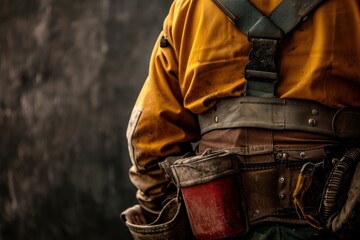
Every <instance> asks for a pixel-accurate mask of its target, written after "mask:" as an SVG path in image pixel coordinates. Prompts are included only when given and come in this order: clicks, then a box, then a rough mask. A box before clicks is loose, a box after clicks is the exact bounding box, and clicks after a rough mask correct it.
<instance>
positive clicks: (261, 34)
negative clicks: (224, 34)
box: [213, 0, 325, 97]
mask: <svg viewBox="0 0 360 240" xmlns="http://www.w3.org/2000/svg"><path fill="white" fill-rule="evenodd" d="M324 1H325V0H283V1H282V2H281V3H280V4H279V5H278V6H277V7H276V8H275V9H274V10H273V11H272V12H271V13H270V15H269V16H264V15H263V14H262V13H261V12H260V11H259V10H258V9H257V8H256V7H255V6H254V5H253V4H252V3H251V2H250V1H249V0H213V2H214V3H215V4H216V5H217V6H218V7H219V8H220V9H221V10H222V11H223V12H224V13H225V14H226V15H227V16H228V18H229V19H230V20H231V21H232V22H233V24H234V25H235V26H236V27H237V28H238V29H239V30H240V31H241V32H243V33H244V34H246V35H247V36H248V38H249V41H251V43H252V51H251V53H250V61H249V63H248V64H247V65H246V67H245V78H246V86H245V95H249V96H258V97H274V96H275V85H276V83H277V81H278V67H277V59H276V55H277V51H278V45H279V43H280V42H281V39H282V37H283V35H285V34H287V33H289V32H291V31H292V30H293V29H294V28H295V27H296V26H297V25H298V24H299V23H300V22H301V21H302V20H304V19H306V18H307V17H308V16H309V14H310V13H311V12H312V11H313V10H314V9H315V8H316V7H317V6H319V5H320V3H322V2H324Z"/></svg>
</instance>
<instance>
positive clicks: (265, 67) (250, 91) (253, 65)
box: [245, 38, 279, 97]
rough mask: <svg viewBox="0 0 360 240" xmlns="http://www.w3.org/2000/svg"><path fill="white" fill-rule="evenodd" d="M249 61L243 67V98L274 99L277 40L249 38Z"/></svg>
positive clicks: (276, 78) (276, 74)
mask: <svg viewBox="0 0 360 240" xmlns="http://www.w3.org/2000/svg"><path fill="white" fill-rule="evenodd" d="M250 40H251V43H252V49H251V52H250V56H249V59H250V61H249V62H248V63H247V64H246V66H245V79H246V85H245V96H256V97H274V96H275V85H276V83H277V81H278V78H279V74H278V67H277V47H278V43H279V40H277V39H264V38H251V39H250Z"/></svg>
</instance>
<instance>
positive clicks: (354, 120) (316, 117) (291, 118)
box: [199, 96, 360, 140]
mask: <svg viewBox="0 0 360 240" xmlns="http://www.w3.org/2000/svg"><path fill="white" fill-rule="evenodd" d="M359 123H360V109H354V108H342V109H333V108H329V107H326V106H324V105H321V104H319V103H316V102H313V101H305V100H294V99H280V98H258V97H250V96H248V97H236V98H226V99H221V100H219V101H218V103H217V104H216V106H215V107H213V108H211V109H210V110H208V111H207V112H204V113H202V114H200V115H199V124H200V128H201V134H204V133H206V132H209V131H212V130H215V129H226V128H239V127H254V128H265V129H273V130H297V131H305V132H312V133H319V134H324V135H327V136H333V137H340V138H348V139H357V140H358V139H360V124H359Z"/></svg>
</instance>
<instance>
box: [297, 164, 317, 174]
mask: <svg viewBox="0 0 360 240" xmlns="http://www.w3.org/2000/svg"><path fill="white" fill-rule="evenodd" d="M315 169H316V165H315V164H314V163H312V162H308V163H305V164H304V165H303V166H302V168H301V170H300V174H301V175H302V176H307V177H312V175H313V174H314V172H315Z"/></svg>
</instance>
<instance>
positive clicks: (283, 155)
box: [276, 152, 288, 160]
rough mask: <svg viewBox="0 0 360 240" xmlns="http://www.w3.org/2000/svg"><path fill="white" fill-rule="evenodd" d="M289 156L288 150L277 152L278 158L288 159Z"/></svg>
mask: <svg viewBox="0 0 360 240" xmlns="http://www.w3.org/2000/svg"><path fill="white" fill-rule="evenodd" d="M287 158H288V154H287V153H286V152H282V153H277V154H276V159H278V160H286V159H287Z"/></svg>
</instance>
